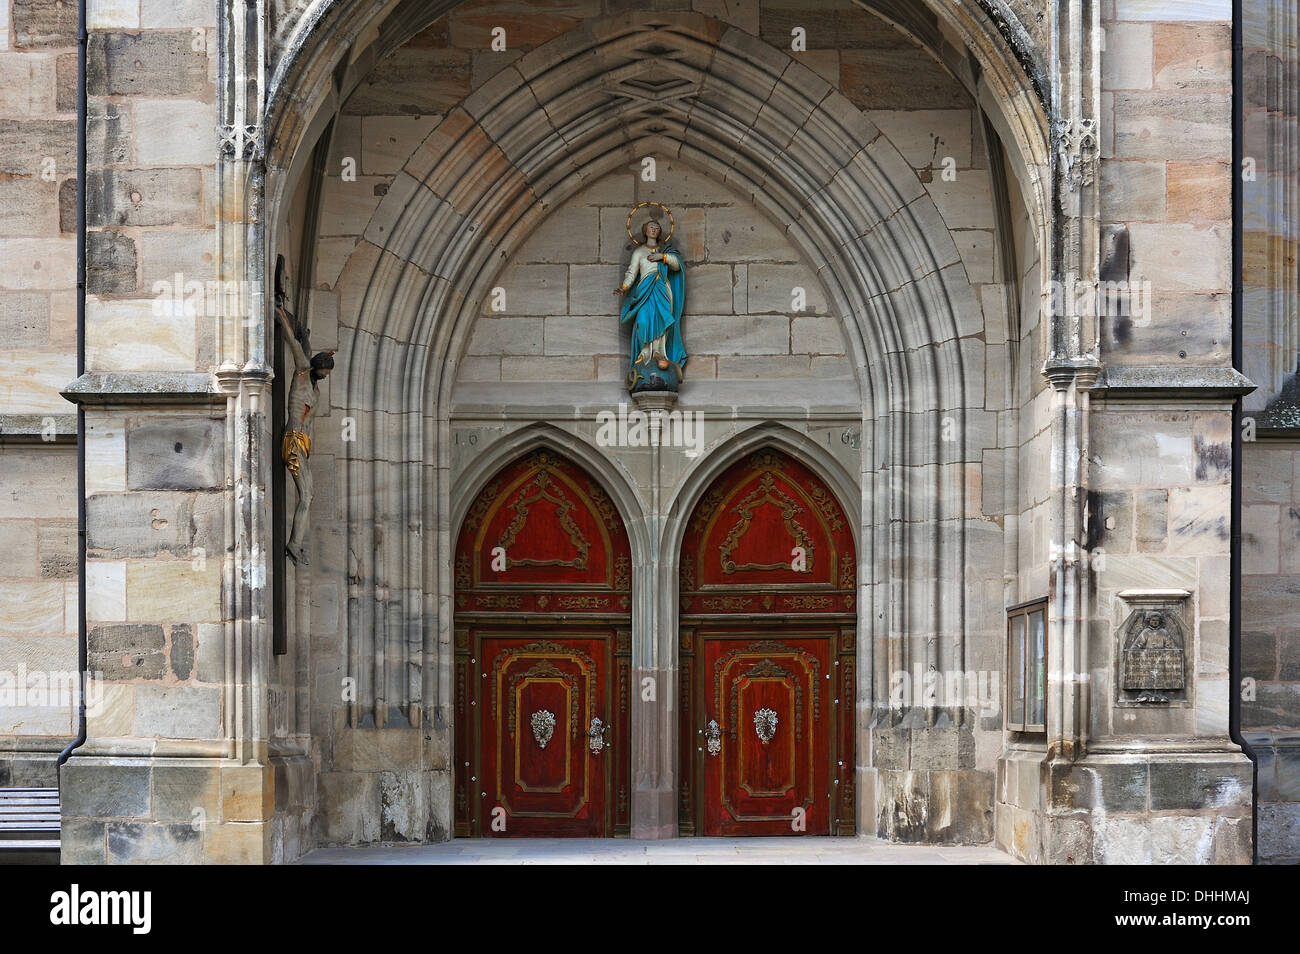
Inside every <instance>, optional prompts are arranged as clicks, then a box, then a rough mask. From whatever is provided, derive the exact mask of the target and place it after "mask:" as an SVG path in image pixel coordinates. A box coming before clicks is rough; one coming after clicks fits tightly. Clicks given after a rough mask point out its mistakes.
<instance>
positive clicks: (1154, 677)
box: [1116, 599, 1188, 706]
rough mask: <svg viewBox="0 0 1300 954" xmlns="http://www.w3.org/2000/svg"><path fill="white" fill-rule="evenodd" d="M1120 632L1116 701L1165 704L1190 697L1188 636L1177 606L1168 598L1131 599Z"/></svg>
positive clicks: (1138, 703)
mask: <svg viewBox="0 0 1300 954" xmlns="http://www.w3.org/2000/svg"><path fill="white" fill-rule="evenodd" d="M1128 602H1130V605H1133V607H1134V608H1133V610H1132V612H1130V613H1129V615H1128V617H1127V619H1125V621H1124V625H1123V626H1122V627H1120V629H1119V632H1118V633H1117V641H1116V651H1117V654H1118V659H1117V665H1116V670H1117V672H1116V676H1117V679H1116V690H1117V694H1118V699H1117V702H1118V703H1119V704H1120V705H1130V706H1134V705H1165V704H1169V703H1178V702H1185V701H1186V700H1187V688H1188V685H1187V684H1188V678H1187V637H1186V633H1185V630H1184V627H1183V623H1182V620H1181V618H1180V613H1179V612H1178V607H1177V605H1176V604H1175V603H1173V602H1169V601H1160V602H1156V601H1148V600H1142V599H1133V600H1129V601H1128Z"/></svg>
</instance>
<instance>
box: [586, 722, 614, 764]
mask: <svg viewBox="0 0 1300 954" xmlns="http://www.w3.org/2000/svg"><path fill="white" fill-rule="evenodd" d="M608 731H609V726H607V725H605V723H604V722H603V721H601V719H600V717H598V716H592V717H591V727H590V728H589V729H587V748H589V749H591V754H592V755H599V754H600V753H601V751H602V750H603V749H607V748H612V745H611V744H610V743H609V742H606V741H605V733H606V732H608Z"/></svg>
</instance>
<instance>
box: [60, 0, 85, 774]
mask: <svg viewBox="0 0 1300 954" xmlns="http://www.w3.org/2000/svg"><path fill="white" fill-rule="evenodd" d="M86 40H87V36H86V0H77V377H78V378H80V377H81V376H82V375H83V374H85V373H86ZM77 684H78V688H79V690H80V691H79V692H78V698H77V735H76V738H74V739H73V740H72V741H71V742H69V743H68V745H67V746H66V747H65V748H64V749H63V751H62V752H60V753H59V758H58V760H57V761H56V762H55V770H56V772H57V773H58V775H59V778H60V781H61V780H62V775H63V763H64V762H66V761H68V758H69V757H70V756H71V755H72V753H73V750H75V749H77V748H79V747H80V746H82V745H84V744H85V742H86V411H85V407H84V405H82V404H81V403H80V402H78V404H77ZM60 788H62V786H61V785H60Z"/></svg>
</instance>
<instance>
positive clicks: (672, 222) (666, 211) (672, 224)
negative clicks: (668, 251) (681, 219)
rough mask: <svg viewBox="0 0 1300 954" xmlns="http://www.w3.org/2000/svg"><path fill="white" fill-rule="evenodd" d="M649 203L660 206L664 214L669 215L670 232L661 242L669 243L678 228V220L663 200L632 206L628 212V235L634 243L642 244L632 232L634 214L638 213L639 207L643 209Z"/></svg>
mask: <svg viewBox="0 0 1300 954" xmlns="http://www.w3.org/2000/svg"><path fill="white" fill-rule="evenodd" d="M647 205H657V206H659V208H661V209H663V210H664V214H665V215H667V216H668V234H667V235H665V236H664V237H663V238H662V239H660V244H667V243H668V242H669V241H670V240H671V239H672V237H673V231H674V230H675V229H676V228H677V222H676V220H674V219H673V213H672V210H671V209H670V208H668V206H666V205H664V204H663V203H662V202H638V203H637V204H636V205H634V206H632V208H631V209H630V210H629V211H628V213H627V237H628V238H630V239H631V240H632V244H633V245H640V244H641V243H640V242H638V241H637V238H636V236H635V235H633V234H632V216H634V215H636V210H637V209H643V208H645V207H646V206H647Z"/></svg>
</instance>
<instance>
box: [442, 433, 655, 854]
mask: <svg viewBox="0 0 1300 954" xmlns="http://www.w3.org/2000/svg"><path fill="white" fill-rule="evenodd" d="M455 574H456V592H455V601H456V619H455V641H456V673H455V679H456V683H455V691H456V698H455V737H456V749H455V751H456V802H455V806H456V829H455V830H456V835H457V836H458V837H464V836H471V835H476V836H481V837H486V838H491V837H502V836H506V837H511V836H516V835H574V836H586V837H592V836H617V835H626V834H627V833H628V830H629V827H630V822H631V780H630V763H629V760H628V749H629V746H628V745H627V740H628V734H629V733H628V726H629V724H630V714H629V700H630V697H631V691H630V690H631V662H632V627H631V605H632V601H631V596H632V559H631V551H630V548H629V546H628V538H627V532H626V530H625V529H624V526H623V520H622V517H621V516H620V514H619V512H618V510H617V508H616V507H615V506H614V504H613V502H612V501H611V500H610V498H609V495H608V494H607V493H606V492H605V490H604V489H603V488H602V487H601V486H600V484H599V483H598V482H597V481H596V480H595V479H594V478H593V477H592V476H591V475H590V474H588V473H586V472H585V471H584V470H583V469H582V468H580V467H578V466H577V465H576V464H574V463H573V462H572V461H570V460H567V459H565V458H563V457H561V456H560V455H558V454H556V453H554V452H553V451H550V450H538V451H534V452H533V453H530V454H528V455H526V456H525V457H522V458H520V459H519V460H516V461H515V462H514V463H512V464H509V465H507V466H506V467H505V468H503V469H502V470H501V471H500V472H499V473H498V474H497V475H496V476H494V477H493V478H492V479H491V480H490V481H488V483H487V484H486V485H485V486H484V487H483V488H482V490H480V492H479V494H478V496H477V498H475V500H474V501H473V503H472V504H471V506H470V508H469V511H468V513H466V515H465V519H464V521H463V523H462V524H461V528H460V533H459V536H458V538H457V544H456V564H455ZM594 720H599V722H598V723H595V722H594ZM593 727H594V728H595V730H596V731H595V733H594V734H593V733H592V729H593Z"/></svg>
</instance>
